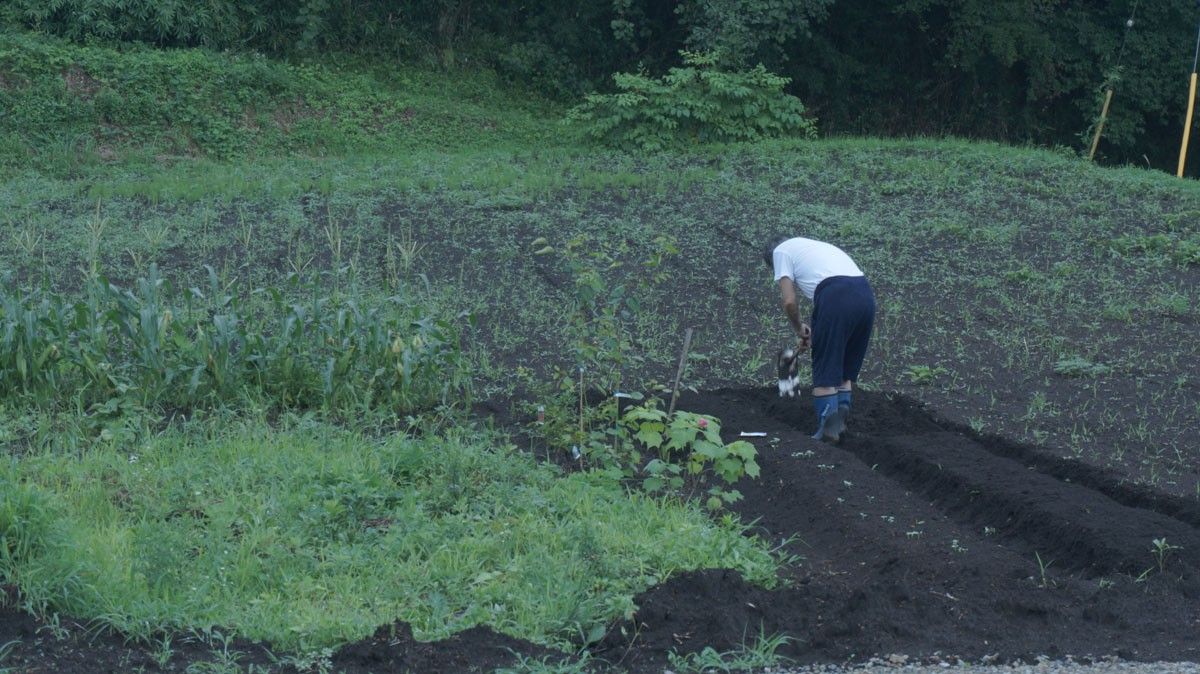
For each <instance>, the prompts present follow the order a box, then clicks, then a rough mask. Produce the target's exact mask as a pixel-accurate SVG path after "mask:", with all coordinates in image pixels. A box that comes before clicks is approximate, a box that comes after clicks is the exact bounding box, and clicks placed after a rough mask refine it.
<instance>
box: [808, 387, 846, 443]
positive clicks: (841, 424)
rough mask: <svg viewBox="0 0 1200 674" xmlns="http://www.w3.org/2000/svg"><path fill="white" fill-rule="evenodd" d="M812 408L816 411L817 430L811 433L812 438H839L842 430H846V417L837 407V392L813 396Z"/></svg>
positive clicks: (837, 439) (829, 439)
mask: <svg viewBox="0 0 1200 674" xmlns="http://www.w3.org/2000/svg"><path fill="white" fill-rule="evenodd" d="M813 409H814V410H816V412H817V432H816V433H813V436H812V437H813V439H814V440H827V441H829V442H837V441H839V440H841V439H842V432H843V431H845V430H846V417H845V416H844V415H843V414H842V411H841V409H840V408H839V407H838V396H837V394H836V393H834V394H832V395H827V396H814V397H813Z"/></svg>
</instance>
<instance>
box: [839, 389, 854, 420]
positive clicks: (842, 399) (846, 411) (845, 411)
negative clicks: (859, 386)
mask: <svg viewBox="0 0 1200 674" xmlns="http://www.w3.org/2000/svg"><path fill="white" fill-rule="evenodd" d="M850 393H851V392H850V391H849V390H847V391H843V390H841V389H838V392H837V397H838V409H839V410H841V411H842V421H850V397H851V396H850Z"/></svg>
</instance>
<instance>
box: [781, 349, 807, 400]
mask: <svg viewBox="0 0 1200 674" xmlns="http://www.w3.org/2000/svg"><path fill="white" fill-rule="evenodd" d="M775 361H776V368H777V370H778V376H779V397H781V398H783V397H787V398H791V397H794V396H795V395H796V391H798V390H799V389H800V386H801V384H800V375H799V374H798V373H797V370H798V369H799V361H800V352H799V351H797V350H796V349H782V350H780V351H779V355H777V356H776V357H775Z"/></svg>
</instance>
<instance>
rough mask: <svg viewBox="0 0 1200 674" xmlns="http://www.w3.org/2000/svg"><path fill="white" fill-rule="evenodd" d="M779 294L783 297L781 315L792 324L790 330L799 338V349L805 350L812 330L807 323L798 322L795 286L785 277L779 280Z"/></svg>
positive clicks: (798, 308)
mask: <svg viewBox="0 0 1200 674" xmlns="http://www.w3.org/2000/svg"><path fill="white" fill-rule="evenodd" d="M779 294H780V295H781V296H782V297H783V313H784V314H786V315H787V317H788V322H790V323H791V324H792V329H794V330H795V331H796V336H797V337H799V338H800V343H799V346H800V348H801V349H807V348H808V346H809V344H808V341H809V339H810V338H811V337H812V329H811V328H809V327H808V324H807V323H805V322H804V321H801V320H800V305H799V304H798V303H797V301H796V284H795V283H793V282H792V279H790V278H788V277H787V276H784V277H783V278H781V279H779Z"/></svg>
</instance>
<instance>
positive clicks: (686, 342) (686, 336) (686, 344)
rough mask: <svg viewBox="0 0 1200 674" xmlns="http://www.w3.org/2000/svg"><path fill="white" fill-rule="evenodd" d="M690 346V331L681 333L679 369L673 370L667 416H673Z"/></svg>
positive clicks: (689, 329)
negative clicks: (673, 375) (673, 378)
mask: <svg viewBox="0 0 1200 674" xmlns="http://www.w3.org/2000/svg"><path fill="white" fill-rule="evenodd" d="M691 346H692V329H691V328H688V329H687V332H685V333H683V351H682V352H681V353H680V354H679V368H678V369H676V370H675V383H674V385H672V386H671V405H670V406H669V407H668V408H667V416H668V417H669V416H671V415H672V414H675V399H676V398H677V397H679V380H680V379H683V366H684V365H686V364H687V355H688V349H689V348H691Z"/></svg>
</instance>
